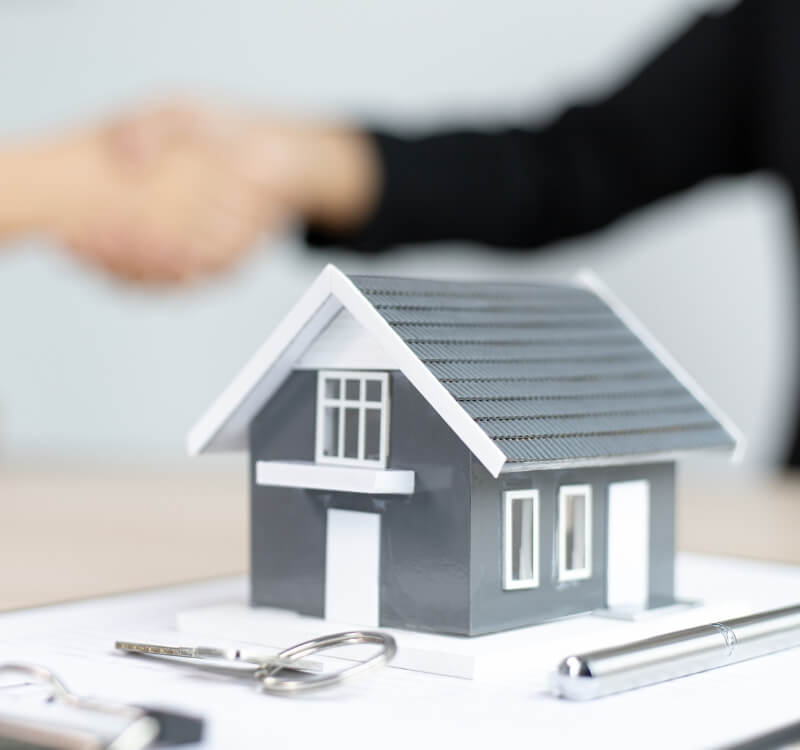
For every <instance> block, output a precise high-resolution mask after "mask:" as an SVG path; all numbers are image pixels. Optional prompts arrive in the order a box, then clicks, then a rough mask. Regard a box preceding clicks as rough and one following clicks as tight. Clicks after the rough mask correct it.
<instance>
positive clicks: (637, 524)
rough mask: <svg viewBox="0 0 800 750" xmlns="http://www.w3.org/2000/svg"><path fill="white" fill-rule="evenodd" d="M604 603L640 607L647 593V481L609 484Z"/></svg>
mask: <svg viewBox="0 0 800 750" xmlns="http://www.w3.org/2000/svg"><path fill="white" fill-rule="evenodd" d="M607 559H608V568H607V571H606V575H607V578H606V581H607V588H606V606H607V607H608V608H609V609H617V610H632V611H635V610H641V609H645V608H646V607H647V603H648V598H649V596H650V483H649V482H648V481H647V480H637V481H632V482H614V483H612V484H610V485H609V487H608V558H607Z"/></svg>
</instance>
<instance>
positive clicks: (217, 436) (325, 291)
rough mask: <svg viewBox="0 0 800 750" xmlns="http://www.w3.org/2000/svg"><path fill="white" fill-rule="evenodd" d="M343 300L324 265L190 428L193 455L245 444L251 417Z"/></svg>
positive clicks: (188, 439)
mask: <svg viewBox="0 0 800 750" xmlns="http://www.w3.org/2000/svg"><path fill="white" fill-rule="evenodd" d="M340 308H341V305H339V304H337V303H335V301H332V300H331V299H330V279H329V274H328V273H327V269H326V270H324V271H323V272H322V273H321V274H320V275H319V276H318V277H317V278H316V280H315V281H314V283H313V284H312V285H311V286H310V287H309V288H308V289H307V290H306V292H305V294H303V296H302V297H301V298H300V299H299V300H298V301H297V303H296V304H295V306H294V307H293V308H292V309H291V310H290V311H289V313H288V314H287V315H286V317H285V318H284V319H283V321H282V322H281V323H280V325H279V326H278V327H277V328H276V329H275V331H274V332H273V333H272V335H271V336H270V337H269V338H268V339H267V340H266V341H265V342H264V343H263V344H262V345H261V346H260V347H259V349H258V350H257V351H256V353H255V354H254V355H253V356H252V357H251V358H250V361H249V362H247V364H246V365H245V366H244V367H243V368H242V369H241V370H240V371H239V373H238V374H237V375H236V377H235V378H234V379H233V380H232V381H231V383H230V384H229V385H228V387H227V388H226V389H225V390H224V391H223V392H222V393H221V394H220V395H219V396H218V397H217V399H216V400H215V401H214V403H213V404H211V406H210V407H209V409H208V411H206V413H205V414H204V415H203V416H202V417H201V418H200V420H199V421H198V422H197V423H196V424H195V425H194V427H193V428H192V429H191V431H190V432H189V435H188V438H187V441H186V447H187V450H188V452H189V455H191V456H196V455H197V454H199V453H204V452H207V451H230V450H245V449H246V448H247V434H248V429H249V425H250V420H251V419H253V417H255V415H256V414H257V413H258V412H259V410H260V409H261V407H262V406H263V405H264V404H265V403H266V402H267V400H268V399H269V398H270V396H272V394H273V393H274V392H275V391H276V390H277V389H278V387H279V386H280V385H281V383H283V381H284V380H285V379H286V377H287V376H288V375H289V373H290V372H291V369H292V365H293V364H294V360H296V359H297V358H298V357H299V356H300V355H301V354H302V352H303V351H305V349H306V348H307V347H308V346H309V345H310V344H311V342H312V341H313V340H314V338H315V337H316V336H317V334H319V333H320V331H322V329H323V328H324V327H325V326H326V325H327V324H328V323H329V322H330V320H331V319H332V318H333V316H334V315H335V314H336V313H337V312H338V311H339V309H340Z"/></svg>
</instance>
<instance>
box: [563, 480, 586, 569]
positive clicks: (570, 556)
mask: <svg viewBox="0 0 800 750" xmlns="http://www.w3.org/2000/svg"><path fill="white" fill-rule="evenodd" d="M565 505H566V508H565V511H566V518H565V519H564V523H566V525H567V535H566V537H567V554H566V564H567V570H583V569H584V568H585V567H586V495H584V494H583V493H579V494H568V495H567V499H566V503H565Z"/></svg>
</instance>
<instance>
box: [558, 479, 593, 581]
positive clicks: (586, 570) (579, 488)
mask: <svg viewBox="0 0 800 750" xmlns="http://www.w3.org/2000/svg"><path fill="white" fill-rule="evenodd" d="M577 494H583V495H584V496H585V497H586V515H585V517H584V526H585V528H584V544H585V550H584V552H585V557H584V559H585V560H586V565H585V566H584V567H583V568H575V569H572V570H570V569H568V568H567V524H566V519H567V513H566V509H567V495H577ZM591 577H592V485H590V484H565V485H562V486H561V487H559V488H558V580H559V581H581V580H584V579H586V578H591Z"/></svg>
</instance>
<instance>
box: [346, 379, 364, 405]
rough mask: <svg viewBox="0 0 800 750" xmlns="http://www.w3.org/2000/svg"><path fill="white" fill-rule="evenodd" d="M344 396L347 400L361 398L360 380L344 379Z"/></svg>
mask: <svg viewBox="0 0 800 750" xmlns="http://www.w3.org/2000/svg"><path fill="white" fill-rule="evenodd" d="M344 396H345V398H346V399H348V400H349V401H358V400H359V399H360V398H361V381H360V380H345V383H344Z"/></svg>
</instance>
